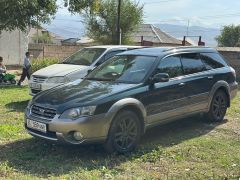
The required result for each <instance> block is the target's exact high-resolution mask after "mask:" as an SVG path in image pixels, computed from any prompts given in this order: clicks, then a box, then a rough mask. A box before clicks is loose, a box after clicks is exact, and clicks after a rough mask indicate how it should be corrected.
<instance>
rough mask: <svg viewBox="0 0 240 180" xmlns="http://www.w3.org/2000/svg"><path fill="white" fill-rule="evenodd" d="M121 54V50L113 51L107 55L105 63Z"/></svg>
mask: <svg viewBox="0 0 240 180" xmlns="http://www.w3.org/2000/svg"><path fill="white" fill-rule="evenodd" d="M121 52H123V50H119V51H111V52H109V53H107V54H106V55H105V58H104V59H105V61H106V60H108V59H110V58H111V57H113V56H115V55H116V54H119V53H121Z"/></svg>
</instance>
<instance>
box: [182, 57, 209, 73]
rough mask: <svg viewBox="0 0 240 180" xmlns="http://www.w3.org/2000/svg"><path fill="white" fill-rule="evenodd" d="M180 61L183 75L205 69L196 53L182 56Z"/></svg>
mask: <svg viewBox="0 0 240 180" xmlns="http://www.w3.org/2000/svg"><path fill="white" fill-rule="evenodd" d="M181 61H182V65H183V71H184V74H193V73H197V72H201V71H204V70H205V69H206V68H205V66H204V64H203V62H202V61H201V59H200V58H199V54H198V53H187V54H182V55H181Z"/></svg>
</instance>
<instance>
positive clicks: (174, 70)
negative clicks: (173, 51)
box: [158, 56, 183, 78]
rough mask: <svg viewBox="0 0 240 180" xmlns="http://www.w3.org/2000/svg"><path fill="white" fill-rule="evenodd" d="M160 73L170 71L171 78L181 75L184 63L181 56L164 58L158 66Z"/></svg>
mask: <svg viewBox="0 0 240 180" xmlns="http://www.w3.org/2000/svg"><path fill="white" fill-rule="evenodd" d="M158 73H168V74H169V77H170V78H173V77H177V76H181V75H182V74H183V73H182V64H181V61H180V57H179V56H170V57H167V58H165V59H162V60H161V62H160V64H159V66H158Z"/></svg>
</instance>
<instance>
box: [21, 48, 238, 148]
mask: <svg viewBox="0 0 240 180" xmlns="http://www.w3.org/2000/svg"><path fill="white" fill-rule="evenodd" d="M237 86H238V84H237V82H236V74H235V71H234V69H233V68H231V67H230V66H229V65H228V64H227V62H226V61H225V60H224V59H223V57H222V56H221V55H220V54H219V53H218V52H217V51H216V50H214V49H212V48H205V47H177V48H173V47H162V48H144V49H137V50H132V51H126V52H124V53H121V54H118V55H116V56H114V57H113V58H111V59H109V60H108V61H107V62H105V63H103V64H102V65H100V66H99V67H97V68H95V69H94V70H93V71H92V72H90V73H89V74H88V75H87V76H86V77H85V78H84V79H80V80H77V81H74V82H72V83H68V84H65V85H62V86H58V87H56V88H53V89H49V90H46V91H43V92H41V93H39V94H38V95H37V96H35V97H34V98H33V99H32V101H30V102H29V104H28V107H27V109H26V114H25V127H26V129H27V131H28V132H29V133H30V134H31V135H33V136H37V137H40V138H43V139H47V140H51V141H55V142H57V141H62V142H65V143H70V144H82V143H94V142H102V143H104V145H105V147H106V149H107V150H108V151H110V152H112V151H118V152H120V153H125V152H129V151H132V150H133V149H134V148H135V147H136V145H137V143H138V141H139V140H140V138H141V136H142V135H143V134H144V133H145V131H146V130H147V129H148V128H150V127H153V126H156V125H159V124H163V123H167V122H170V121H173V120H180V119H181V118H184V117H188V116H191V115H196V114H204V115H206V117H207V118H208V119H209V120H210V121H222V120H223V119H224V116H225V113H226V110H227V108H228V107H230V101H231V99H232V98H233V97H234V96H235V95H236V93H237Z"/></svg>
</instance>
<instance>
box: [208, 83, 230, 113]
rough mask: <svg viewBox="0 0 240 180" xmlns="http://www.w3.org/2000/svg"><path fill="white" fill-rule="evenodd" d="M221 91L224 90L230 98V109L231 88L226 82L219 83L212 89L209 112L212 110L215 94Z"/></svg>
mask: <svg viewBox="0 0 240 180" xmlns="http://www.w3.org/2000/svg"><path fill="white" fill-rule="evenodd" d="M219 90H222V91H223V92H225V93H226V95H227V97H228V107H230V99H231V95H230V86H229V84H228V83H227V82H226V81H218V82H217V83H215V84H214V86H213V87H212V90H211V92H210V94H209V97H210V98H209V102H208V110H209V109H210V105H211V102H212V99H213V96H214V94H215V93H216V92H217V91H219Z"/></svg>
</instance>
